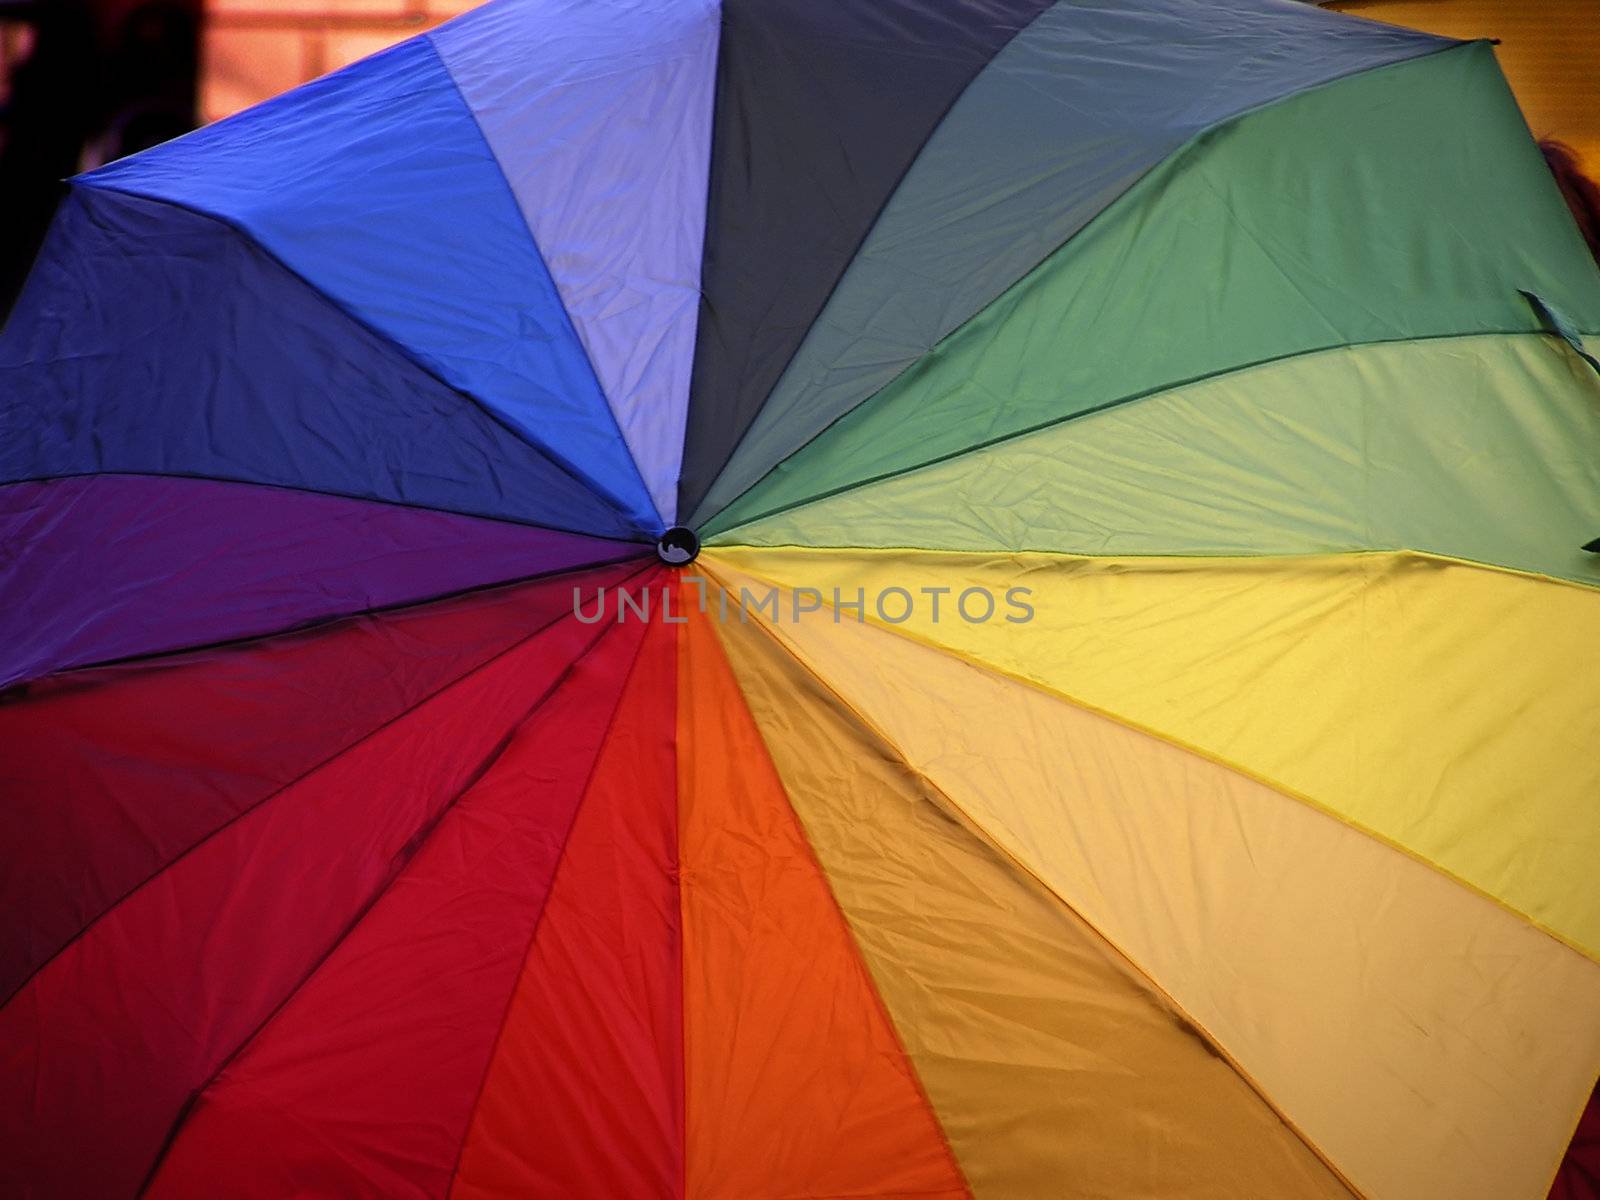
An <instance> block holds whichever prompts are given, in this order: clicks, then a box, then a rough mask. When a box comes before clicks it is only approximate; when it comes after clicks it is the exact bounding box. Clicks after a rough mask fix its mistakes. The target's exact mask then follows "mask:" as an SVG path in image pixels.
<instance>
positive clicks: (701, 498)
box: [678, 4, 1053, 525]
mask: <svg viewBox="0 0 1600 1200" xmlns="http://www.w3.org/2000/svg"><path fill="white" fill-rule="evenodd" d="M1052 7H1053V5H1051V4H1044V5H1042V6H1041V7H1040V9H1039V11H1038V12H1036V13H1035V14H1034V15H1033V16H1032V17H1030V18H1028V20H1027V21H1025V22H1023V23H1022V24H1021V25H1019V26H1018V27H1017V28H1016V30H1014V31H1013V32H1012V34H1011V36H1010V37H1008V38H1007V39H1006V40H1005V41H1004V42H1002V43H1001V44H1000V45H998V46H996V47H995V50H994V53H993V54H991V55H990V56H989V58H988V59H987V60H985V62H984V63H983V65H982V66H980V67H979V68H978V70H976V71H974V72H973V73H972V75H971V77H970V78H968V80H967V81H966V82H965V83H964V84H962V85H961V87H960V88H959V89H958V90H957V91H956V93H955V94H954V95H952V96H951V97H950V100H949V103H947V104H946V105H945V106H944V107H943V108H942V109H941V110H940V111H939V112H938V114H937V115H936V116H935V118H934V120H933V123H932V124H931V125H930V126H929V127H928V132H927V134H926V135H925V136H924V137H923V139H922V141H921V142H919V143H918V144H917V147H916V149H915V150H914V151H913V152H912V154H911V157H910V158H908V159H907V160H906V166H905V170H904V171H902V172H901V173H900V176H899V178H897V179H896V180H895V182H894V185H893V186H892V187H890V188H888V190H886V191H885V192H884V195H883V199H882V200H881V201H880V202H879V204H878V206H877V209H876V210H875V211H874V212H873V214H872V216H871V218H870V219H869V220H868V221H867V222H866V224H865V225H864V226H863V227H862V230H861V236H860V237H859V238H857V239H856V244H855V246H854V247H852V248H851V250H850V253H849V254H848V255H847V256H846V257H845V258H844V259H843V260H842V261H841V263H840V265H839V273H838V274H837V275H835V276H834V279H833V282H832V283H831V284H829V285H828V291H827V294H826V295H824V296H823V297H822V300H821V302H820V303H819V304H818V305H817V308H816V311H815V312H814V313H813V314H812V316H811V320H810V323H809V324H808V326H807V329H806V334H807V335H809V333H810V330H811V327H812V326H815V324H816V322H817V321H818V319H819V318H821V316H822V314H823V313H825V312H827V311H828V305H829V303H830V302H831V301H832V300H833V297H834V294H835V293H836V292H837V291H838V290H839V287H840V286H841V285H842V284H843V283H844V280H845V276H847V275H848V274H849V273H850V267H851V266H852V265H853V264H854V263H855V261H856V259H857V257H858V256H859V255H860V254H861V251H862V250H863V249H864V248H865V246H866V244H867V240H868V239H869V238H870V237H871V236H872V232H873V230H875V229H876V228H877V227H878V223H879V222H880V221H881V220H882V219H883V215H884V213H885V212H887V211H888V209H889V205H890V204H891V203H893V201H894V198H895V196H896V195H897V194H898V193H899V191H900V185H901V184H902V183H904V182H905V180H906V177H907V176H908V175H909V174H910V173H911V170H912V168H913V167H914V166H916V164H917V162H918V160H920V159H921V158H922V154H923V151H925V150H926V149H927V148H928V146H929V145H930V144H931V143H932V141H933V138H934V135H935V134H937V133H938V132H939V129H940V128H941V127H942V126H943V125H944V123H945V121H946V120H947V119H949V116H950V114H951V112H952V111H953V110H954V109H955V107H956V105H957V104H958V103H960V101H961V98H962V97H963V96H964V95H966V93H967V90H968V89H969V88H971V86H972V84H973V82H974V81H975V80H976V79H977V78H978V76H979V75H981V74H982V73H983V72H984V70H986V69H987V68H988V66H989V65H990V64H991V63H993V62H994V60H995V59H996V58H998V57H999V56H1000V55H1001V54H1002V53H1004V52H1005V49H1006V47H1007V46H1009V45H1010V44H1011V43H1012V42H1014V41H1016V40H1017V38H1019V37H1021V36H1022V35H1023V33H1024V32H1026V31H1027V30H1028V29H1031V28H1032V27H1033V25H1034V24H1035V23H1037V22H1038V21H1039V20H1040V19H1042V18H1043V17H1044V15H1045V14H1046V13H1047V12H1049V11H1050V10H1051V8H1052ZM724 19H725V18H724ZM708 225H709V220H708ZM702 300H704V292H703V290H702ZM773 302H774V303H776V297H774V301H773ZM806 340H807V339H806V337H804V336H803V337H801V339H800V340H799V341H798V342H797V343H796V344H795V346H794V348H793V349H791V350H790V351H789V354H788V357H787V358H785V359H784V363H783V366H782V368H780V369H779V371H778V373H777V375H775V376H774V377H773V380H772V385H771V386H770V387H768V388H767V394H766V395H765V396H763V397H762V398H761V403H760V404H758V405H756V407H755V408H754V409H753V410H752V411H751V413H750V415H749V417H747V418H746V419H745V422H744V428H742V429H741V430H740V431H739V434H738V436H737V437H736V438H735V439H734V441H733V444H732V445H730V446H729V447H728V449H727V451H726V452H725V453H724V454H723V455H722V460H721V461H720V462H719V463H717V465H716V468H715V470H714V471H713V472H712V473H711V476H710V477H709V478H708V479H706V481H705V483H704V484H703V485H701V486H700V487H699V488H698V489H697V492H698V494H697V495H695V496H694V506H693V508H692V509H691V510H690V515H689V517H688V518H684V516H683V513H682V503H683V499H684V498H683V496H682V495H681V494H680V496H679V498H678V501H679V506H680V507H679V514H678V515H679V518H680V520H687V521H688V523H690V524H693V525H703V524H705V522H706V521H707V520H709V519H710V518H711V517H713V516H715V515H716V513H702V512H701V511H700V510H701V509H702V508H703V507H704V505H705V500H706V497H707V496H708V495H710V494H711V491H712V489H713V488H715V487H716V485H717V480H718V479H720V478H721V477H722V473H723V472H724V471H726V470H727V469H728V464H729V463H731V462H732V461H733V459H734V456H735V455H737V454H738V453H739V448H740V447H741V446H743V445H744V441H745V439H746V438H747V437H749V436H750V431H751V430H752V429H754V428H755V425H756V422H757V420H759V419H760V416H761V410H762V409H763V408H765V407H766V405H767V401H768V400H770V399H771V398H772V395H773V393H774V392H776V391H777V390H778V385H779V384H781V383H782V382H783V377H784V376H785V375H786V374H787V373H788V371H789V367H790V366H791V365H792V364H793V363H794V360H795V358H796V357H797V356H798V355H799V353H800V350H801V347H803V346H804V345H805V342H806ZM691 378H692V377H691ZM691 386H692V384H691ZM876 394H877V393H874V395H876ZM870 398H871V397H868V399H870ZM690 402H691V403H693V395H692V393H691V396H690ZM684 446H685V451H687V449H688V431H687V429H686V430H685V433H684ZM685 457H687V453H686V454H685ZM763 478H765V476H763ZM759 482H760V480H757V483H759ZM680 483H681V479H680ZM754 486H755V485H754V484H752V485H751V487H754ZM745 490H746V491H748V490H749V489H748V488H747V489H745ZM743 494H744V493H743V492H741V493H740V495H743ZM737 499H738V496H735V497H733V498H732V499H731V500H730V501H729V503H730V504H731V503H732V502H733V500H737ZM719 511H720V510H719Z"/></svg>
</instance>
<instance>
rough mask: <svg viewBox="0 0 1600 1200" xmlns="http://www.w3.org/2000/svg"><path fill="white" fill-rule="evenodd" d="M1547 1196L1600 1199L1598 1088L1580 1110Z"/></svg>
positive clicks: (1558, 1199) (1566, 1199)
mask: <svg viewBox="0 0 1600 1200" xmlns="http://www.w3.org/2000/svg"><path fill="white" fill-rule="evenodd" d="M1550 1200H1600V1088H1596V1089H1595V1093H1594V1095H1592V1096H1590V1097H1589V1106H1588V1107H1587V1108H1585V1109H1584V1110H1583V1117H1582V1119H1581V1120H1580V1121H1579V1122H1578V1130H1577V1132H1576V1133H1574V1134H1573V1135H1572V1145H1571V1146H1569V1147H1568V1148H1567V1157H1566V1159H1565V1160H1564V1161H1563V1162H1562V1164H1561V1170H1560V1171H1559V1172H1557V1174H1556V1182H1555V1186H1554V1187H1552V1188H1551V1189H1550Z"/></svg>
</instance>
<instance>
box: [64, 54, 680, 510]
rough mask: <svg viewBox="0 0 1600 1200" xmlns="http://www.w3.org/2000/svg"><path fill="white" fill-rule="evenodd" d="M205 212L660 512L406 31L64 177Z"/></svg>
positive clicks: (523, 226) (513, 216) (521, 235)
mask: <svg viewBox="0 0 1600 1200" xmlns="http://www.w3.org/2000/svg"><path fill="white" fill-rule="evenodd" d="M78 186H79V187H90V188H105V189H115V190H118V191H123V192H132V193H135V194H137V195H141V196H147V197H151V198H154V199H158V200H164V201H167V202H169V203H172V204H176V205H181V206H182V207H184V208H189V209H193V210H195V211H198V212H202V213H206V214H209V215H210V216H213V217H215V218H217V219H219V220H222V221H226V222H228V223H229V224H230V225H233V226H235V227H236V228H238V229H240V230H241V231H243V232H244V233H245V234H246V235H247V236H248V237H249V238H250V239H251V240H252V241H254V242H255V243H256V244H258V245H260V246H261V247H263V248H264V249H265V250H266V251H267V252H268V253H270V254H272V255H273V256H274V257H275V258H277V259H278V260H279V261H280V262H282V263H283V264H284V266H286V267H287V268H288V269H289V270H290V271H293V272H294V273H295V274H297V275H299V276H300V277H301V278H302V279H304V280H306V281H307V282H308V283H309V284H310V285H311V286H312V287H313V288H315V289H316V290H317V291H319V292H321V293H322V294H323V295H325V296H327V297H328V298H329V299H331V300H332V301H333V302H334V303H336V304H337V305H339V306H340V307H341V308H343V309H344V310H345V311H346V312H348V313H350V314H351V315H352V316H353V317H355V319H356V320H358V321H360V322H361V323H362V324H364V325H366V326H367V327H368V328H370V329H372V330H374V331H375V332H376V333H378V334H379V335H381V336H382V337H384V338H386V339H388V340H390V341H391V342H393V343H394V344H395V345H396V346H397V347H398V348H399V349H400V350H401V352H403V353H404V354H405V355H406V356H407V357H409V358H411V359H412V360H414V361H415V362H417V363H419V364H421V365H422V366H423V367H424V368H426V369H427V370H428V371H430V372H432V373H433V374H435V375H437V376H438V377H439V378H440V379H442V380H443V381H444V382H445V383H447V384H449V385H450V386H451V387H453V388H456V389H459V390H460V391H462V392H464V393H466V394H467V395H468V396H471V397H472V399H473V400H474V401H475V402H476V403H478V404H480V405H482V406H483V407H484V408H486V409H487V410H488V411H489V413H490V414H492V415H493V416H494V417H495V418H496V419H497V420H499V421H500V422H502V423H504V424H505V425H506V426H509V427H510V428H511V429H513V430H515V431H516V433H517V435H518V436H519V437H521V438H523V439H526V440H527V441H528V442H529V443H531V444H532V445H534V446H537V447H539V448H540V449H541V450H543V451H544V452H545V453H546V454H548V455H549V456H550V457H552V458H554V459H555V460H557V461H558V462H560V463H561V464H562V465H563V466H564V467H566V468H567V469H568V470H570V471H571V472H572V473H573V474H575V475H576V476H577V477H578V478H580V479H581V480H583V481H584V483H586V484H587V485H588V486H589V487H591V488H593V489H594V490H596V491H597V492H599V493H600V494H601V495H603V496H605V497H606V498H607V499H608V500H610V501H611V502H612V503H613V504H614V505H615V506H616V508H617V509H618V511H619V513H620V514H621V515H622V516H623V517H625V518H626V519H627V520H628V521H629V522H630V524H632V525H633V526H634V527H635V528H637V529H639V530H644V531H652V532H653V531H654V530H656V529H659V528H660V517H659V516H658V515H657V513H656V511H655V506H654V505H653V504H652V503H651V502H650V498H649V495H648V493H647V491H646V489H645V487H644V484H643V482H642V481H641V480H640V477H639V472H638V470H637V468H635V467H634V465H633V460H632V459H631V458H630V457H629V456H628V449H627V445H626V444H625V443H624V441H623V439H622V435H621V433H620V432H619V431H618V429H617V425H616V421H615V420H614V418H613V417H612V415H611V411H610V409H609V408H608V407H607V406H606V401H605V396H604V395H603V394H602V392H601V390H600V385H599V382H598V381H597V380H596V378H595V372H594V368H593V367H592V366H591V365H590V363H589V359H588V358H587V357H586V356H585V354H584V350H583V344H582V342H581V341H580V340H579V338H578V336H577V334H576V332H575V331H574V330H573V327H572V321H571V319H570V318H569V316H568V315H567V312H566V309H565V308H564V307H563V305H562V302H561V296H560V294H559V292H557V290H556V287H555V285H554V284H553V283H552V282H551V279H550V274H549V272H548V270H547V269H546V268H545V264H544V261H543V259H542V258H541V257H540V254H539V249H538V247H537V246H536V245H535V244H534V241H533V238H532V237H531V236H530V235H529V232H528V226H527V222H526V221H525V220H524V219H523V216H522V213H521V212H520V211H519V210H518V208H517V204H516V200H515V198H514V197H513V195H512V193H511V189H510V188H509V187H508V186H507V185H506V179H505V176H504V174H502V172H501V168H500V165H499V163H497V162H496V161H495V157H494V155H493V153H491V151H490V148H489V145H488V143H486V142H485V141H484V136H483V132H482V131H481V130H480V129H479V127H478V123H477V121H476V120H475V119H474V118H473V115H472V112H471V110H470V109H469V108H468V107H467V104H466V102H465V101H464V100H463V99H462V96H461V92H460V89H459V88H458V87H457V86H456V82H455V80H454V79H453V78H452V77H451V75H450V73H449V71H447V70H446V69H445V65H444V63H443V62H441V61H440V59H439V55H438V52H437V51H436V50H435V49H434V46H433V43H432V42H430V41H429V40H428V39H426V38H413V39H411V40H409V41H406V42H402V43H401V44H400V45H398V46H395V47H393V48H392V49H389V50H386V51H384V52H383V53H381V54H378V55H375V56H373V57H372V58H368V59H363V60H362V61H361V62H358V63H356V64H355V65H354V66H351V67H347V68H346V69H345V70H343V71H339V72H337V73H335V74H333V75H329V76H327V77H325V78H323V79H319V80H316V81H315V82H313V83H309V84H306V85H305V86H304V87H300V88H296V89H295V90H294V91H291V92H286V93H284V94H283V95H282V96H278V97H276V98H275V99H272V100H269V101H267V102H266V103H265V104H262V105H258V106H257V107H255V108H252V109H248V110H246V111H245V112H242V113H239V114H238V115H236V116H234V117H230V118H229V119H227V120H225V121H219V122H218V123H217V124H215V125H208V126H206V127H205V128H203V129H200V130H197V131H196V132H194V133H192V134H189V135H188V136H187V137H183V138H179V139H178V140H176V141H173V142H168V143H166V144H164V145H161V146H157V147H156V148H155V149H153V150H150V151H147V152H146V153H144V154H138V155H134V156H132V157H131V158H125V159H120V160H118V161H117V162H114V163H111V164H109V165H107V166H105V167H102V168H100V169H99V170H98V171H95V172H93V173H91V174H89V175H86V176H83V177H81V178H80V179H79V181H78Z"/></svg>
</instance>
